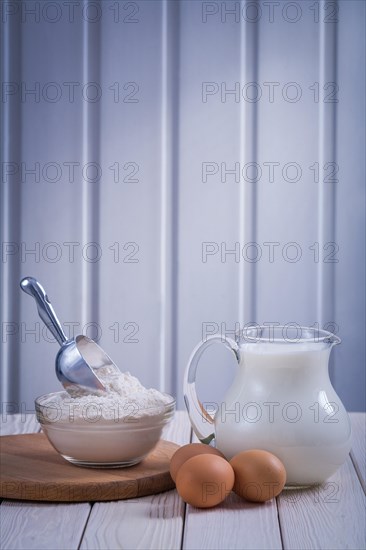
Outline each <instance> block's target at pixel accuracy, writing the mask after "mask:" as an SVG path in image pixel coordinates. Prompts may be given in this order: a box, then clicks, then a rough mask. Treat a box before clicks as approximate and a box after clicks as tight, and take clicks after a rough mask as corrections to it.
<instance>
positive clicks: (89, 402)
mask: <svg viewBox="0 0 366 550" xmlns="http://www.w3.org/2000/svg"><path fill="white" fill-rule="evenodd" d="M96 373H97V375H98V377H99V379H100V380H101V382H102V383H103V385H104V387H105V388H106V390H107V393H105V394H102V395H80V396H70V395H69V394H68V393H67V392H60V393H58V394H54V396H53V397H52V399H50V402H49V404H48V403H44V404H43V405H44V406H45V407H48V406H49V407H50V414H51V416H53V417H54V420H52V419H51V418H49V420H50V421H59V420H61V421H63V420H68V421H70V422H75V421H78V420H87V421H89V422H96V421H98V420H103V419H105V420H114V421H115V422H117V421H119V420H120V421H125V422H128V421H131V422H133V421H136V419H142V418H147V417H152V416H157V415H161V414H162V415H163V414H164V412H165V408H166V406H167V405H169V404H170V403H172V401H173V398H172V397H171V396H170V395H167V394H163V393H161V392H160V391H158V390H156V389H154V388H150V389H147V388H145V387H144V386H143V385H142V384H141V382H140V381H139V379H138V378H136V377H135V376H132V374H130V373H129V372H120V373H116V372H115V370H114V369H111V368H109V367H101V368H99V369H98V370H96Z"/></svg>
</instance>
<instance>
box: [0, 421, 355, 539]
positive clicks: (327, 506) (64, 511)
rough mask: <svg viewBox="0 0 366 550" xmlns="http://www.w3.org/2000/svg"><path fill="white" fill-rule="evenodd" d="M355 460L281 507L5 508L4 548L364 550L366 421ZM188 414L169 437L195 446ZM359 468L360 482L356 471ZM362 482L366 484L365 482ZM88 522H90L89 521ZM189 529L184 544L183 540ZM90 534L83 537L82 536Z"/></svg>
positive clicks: (151, 501) (168, 496) (168, 497)
mask: <svg viewBox="0 0 366 550" xmlns="http://www.w3.org/2000/svg"><path fill="white" fill-rule="evenodd" d="M350 416H351V419H352V422H353V428H354V432H353V434H354V435H353V449H352V460H353V463H352V461H351V458H349V459H348V461H347V463H346V464H345V465H344V466H343V467H342V468H341V469H340V471H339V472H337V473H336V474H335V475H334V476H333V477H332V478H331V479H330V480H329V481H328V482H327V483H326V484H324V485H323V486H322V487H320V488H314V489H312V490H305V491H295V490H291V491H285V492H283V493H282V494H281V495H280V497H278V499H277V500H278V503H277V504H278V516H279V520H280V527H279V522H278V516H277V508H276V503H275V501H273V502H272V503H267V504H265V505H255V504H249V503H244V501H241V500H240V499H238V498H237V497H236V496H235V495H233V494H232V495H230V497H229V498H228V499H227V500H226V501H225V503H224V504H222V505H220V506H219V507H217V508H213V509H211V510H206V511H205V510H197V509H194V508H192V507H190V506H187V512H186V518H185V523H184V512H185V509H186V507H185V505H184V503H183V502H182V500H181V499H180V498H179V496H178V494H177V493H176V491H169V492H167V493H162V494H159V495H155V496H154V497H144V498H139V499H131V500H128V501H118V502H111V503H97V504H95V505H94V507H93V509H92V512H91V513H90V505H89V504H41V503H34V504H33V503H31V504H30V503H24V502H16V501H15V502H9V501H6V502H3V503H2V505H1V507H0V513H1V546H0V547H1V548H3V549H4V550H6V549H8V548H9V549H11V548H19V549H21V548H24V549H33V548H40V549H43V548H45V549H46V548H47V549H50V550H51V549H54V548H68V549H70V550H72V549H76V548H78V547H79V545H81V548H82V549H94V548H95V549H97V548H116V549H117V548H136V549H137V548H154V549H159V548H172V549H175V548H177V549H179V548H180V547H181V545H182V544H183V547H184V548H185V549H189V548H202V549H203V548H242V549H245V548H281V546H282V544H281V537H282V542H283V547H284V548H285V549H290V548H291V549H297V548H301V549H304V550H305V549H308V548H309V549H315V548H316V549H323V548H324V549H329V548H334V549H337V548H349V549H355V548H357V549H364V548H365V546H366V545H365V536H366V535H365V532H366V531H365V495H364V493H363V491H362V487H361V484H360V480H359V478H358V475H360V472H363V475H364V457H365V452H364V419H365V415H364V414H363V413H354V414H351V415H350ZM3 427H4V429H3V430H2V433H3V434H4V433H10V432H12V433H27V432H28V433H29V432H31V431H37V430H39V426H38V424H37V422H36V421H35V417H34V416H33V415H29V416H27V417H26V418H21V417H20V415H14V417H8V418H7V422H6V424H5V425H4V426H3ZM190 434H191V430H190V425H189V421H188V418H187V414H186V413H185V412H178V413H176V416H175V419H174V420H173V422H172V423H171V424H170V425H169V426H168V427H167V429H166V430H165V433H164V435H163V437H164V438H165V439H168V440H171V441H174V442H176V443H178V444H184V443H187V442H189V441H190ZM354 466H355V467H356V468H357V472H358V475H357V473H356V470H355V467H354ZM363 479H364V477H363ZM89 514H90V515H89ZM183 528H184V536H183ZM84 529H85V533H84V534H83V531H84Z"/></svg>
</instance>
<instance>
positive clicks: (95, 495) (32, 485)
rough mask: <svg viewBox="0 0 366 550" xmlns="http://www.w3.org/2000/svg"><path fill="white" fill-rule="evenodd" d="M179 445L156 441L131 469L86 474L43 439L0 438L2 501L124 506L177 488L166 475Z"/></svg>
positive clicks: (35, 436) (87, 471) (33, 436)
mask: <svg viewBox="0 0 366 550" xmlns="http://www.w3.org/2000/svg"><path fill="white" fill-rule="evenodd" d="M177 449H178V445H175V443H171V442H170V441H164V440H160V441H159V443H158V444H157V446H156V447H155V449H153V451H152V452H151V453H150V454H149V455H148V456H147V457H146V458H145V459H144V460H143V461H142V462H141V463H140V464H137V465H136V466H131V467H129V468H113V469H102V468H84V467H80V466H74V465H73V464H70V463H69V462H67V461H66V460H65V459H63V458H62V457H61V456H60V455H59V454H58V453H57V452H56V451H55V449H54V448H53V447H52V446H51V444H50V443H49V442H48V440H47V438H46V436H45V435H44V434H27V435H8V436H3V437H1V438H0V451H1V457H0V458H1V484H0V485H1V488H0V492H1V494H0V496H1V498H10V499H22V500H39V501H52V502H85V501H99V500H101V501H102V500H122V499H126V498H135V497H142V496H146V495H152V494H156V493H161V492H162V491H167V490H169V489H173V488H174V487H175V485H174V482H173V480H172V478H171V477H170V474H169V462H170V458H171V456H172V455H173V454H174V452H175V451H176V450H177Z"/></svg>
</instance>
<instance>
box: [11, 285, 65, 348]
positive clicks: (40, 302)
mask: <svg viewBox="0 0 366 550" xmlns="http://www.w3.org/2000/svg"><path fill="white" fill-rule="evenodd" d="M20 288H21V289H22V290H24V292H26V293H27V294H29V296H32V297H33V298H34V299H35V301H36V304H37V309H38V313H39V316H40V318H41V319H42V321H43V322H44V324H45V325H46V327H47V328H48V329H49V330H50V331H51V332H52V334H53V336H54V337H55V338H56V340H57V342H58V343H59V344H60V346H62V344H63V343H64V342H66V341H67V338H66V336H65V333H64V331H63V330H62V326H61V323H60V321H59V320H58V319H57V315H56V313H55V310H54V309H53V307H52V304H51V302H50V301H49V299H48V296H47V294H46V292H45V290H44V288H43V287H42V286H41V285H40V284H39V282H38V281H37V279H35V278H34V277H24V279H22V280H21V281H20Z"/></svg>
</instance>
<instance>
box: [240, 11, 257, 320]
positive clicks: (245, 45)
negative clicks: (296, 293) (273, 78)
mask: <svg viewBox="0 0 366 550" xmlns="http://www.w3.org/2000/svg"><path fill="white" fill-rule="evenodd" d="M241 3H242V4H243V2H241ZM240 53H241V62H240V65H241V71H240V73H241V74H240V82H241V84H240V85H241V87H242V86H243V85H244V83H249V82H257V81H258V22H250V21H245V20H244V18H243V19H242V20H241V27H240ZM240 101H241V103H240V167H241V169H243V167H244V165H245V164H246V163H251V162H253V163H254V162H256V159H257V130H258V128H257V127H258V124H257V116H258V106H257V103H255V102H253V103H250V102H248V101H244V98H243V97H241V98H240ZM256 185H257V183H249V182H246V181H243V180H241V182H240V200H239V202H240V205H239V208H240V211H239V216H240V221H239V225H240V227H239V234H240V245H241V248H242V247H243V245H244V244H246V243H250V242H253V243H255V242H256V234H257V189H256ZM238 303H239V312H238V319H239V323H240V327H241V328H242V327H243V326H244V325H245V324H246V323H249V322H251V321H253V322H254V321H257V319H256V264H255V262H253V263H249V262H246V261H244V258H241V259H240V263H239V300H238Z"/></svg>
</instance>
